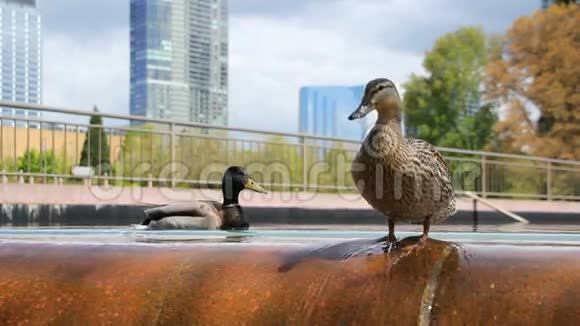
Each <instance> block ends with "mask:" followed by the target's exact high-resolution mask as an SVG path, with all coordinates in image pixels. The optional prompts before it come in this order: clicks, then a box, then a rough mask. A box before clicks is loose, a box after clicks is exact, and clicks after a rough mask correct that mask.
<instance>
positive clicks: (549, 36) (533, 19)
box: [485, 4, 580, 160]
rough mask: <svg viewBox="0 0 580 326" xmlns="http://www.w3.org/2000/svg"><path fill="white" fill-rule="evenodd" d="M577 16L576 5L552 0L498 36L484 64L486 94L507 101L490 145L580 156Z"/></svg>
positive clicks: (557, 155)
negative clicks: (536, 117)
mask: <svg viewBox="0 0 580 326" xmlns="http://www.w3.org/2000/svg"><path fill="white" fill-rule="evenodd" d="M579 21H580V8H579V6H578V5H575V4H571V5H559V6H551V7H549V8H548V9H547V10H540V11H537V12H536V13H534V14H533V15H531V16H528V17H521V18H519V19H518V20H516V21H515V22H514V24H513V26H512V27H511V28H510V29H509V31H508V32H507V34H506V35H505V37H504V38H503V39H502V40H501V41H500V42H497V44H496V46H495V48H494V49H493V50H492V52H491V58H490V62H489V63H488V64H487V66H486V67H485V70H486V74H485V76H486V78H485V86H486V89H487V90H488V98H489V99H491V100H496V101H501V102H502V103H504V107H505V111H504V112H505V117H504V119H503V120H502V121H501V122H499V123H498V124H497V125H496V126H495V131H496V133H497V142H496V143H495V144H494V147H493V148H492V149H493V150H498V151H502V152H512V153H527V154H532V155H538V156H545V157H551V158H559V159H572V160H580V88H579V87H580V65H579V64H578V63H579V62H580V39H579V38H578V22H579ZM531 113H536V114H531ZM534 116H539V118H538V119H537V120H536V119H533V117H534Z"/></svg>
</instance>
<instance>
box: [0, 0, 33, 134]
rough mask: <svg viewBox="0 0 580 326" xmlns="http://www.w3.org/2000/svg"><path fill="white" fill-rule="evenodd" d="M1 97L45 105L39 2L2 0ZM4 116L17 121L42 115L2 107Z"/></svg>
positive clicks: (0, 3) (1, 112)
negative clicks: (43, 98)
mask: <svg viewBox="0 0 580 326" xmlns="http://www.w3.org/2000/svg"><path fill="white" fill-rule="evenodd" d="M0 98H1V99H2V100H3V101H11V102H22V103H31V104H41V102H42V32H41V17H40V14H39V12H38V10H37V8H36V0H0ZM0 114H1V115H2V116H16V117H17V118H26V117H28V118H38V117H39V115H40V113H38V112H36V111H25V110H15V109H12V108H0ZM7 122H8V123H9V121H7ZM7 122H4V123H7Z"/></svg>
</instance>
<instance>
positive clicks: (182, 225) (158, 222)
mask: <svg viewBox="0 0 580 326" xmlns="http://www.w3.org/2000/svg"><path fill="white" fill-rule="evenodd" d="M244 189H249V190H253V191H255V192H259V193H266V191H265V190H264V189H263V188H262V187H260V186H259V185H258V184H256V182H255V181H254V180H253V179H252V178H250V176H249V175H248V173H247V172H246V170H244V169H243V168H241V167H239V166H231V167H229V168H228V169H227V170H226V171H225V173H224V177H223V179H222V194H223V202H222V203H219V202H216V201H205V200H200V201H195V202H192V203H184V204H172V205H167V206H161V207H155V208H150V209H146V210H145V215H147V217H146V218H145V220H144V221H143V223H141V225H137V226H136V227H137V228H138V229H156V230H166V229H209V230H215V229H221V230H247V229H248V228H249V227H250V224H249V223H248V222H247V220H246V216H245V215H244V211H243V209H242V207H241V206H240V204H239V202H238V197H239V194H240V192H241V191H242V190H244Z"/></svg>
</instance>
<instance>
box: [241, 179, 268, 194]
mask: <svg viewBox="0 0 580 326" xmlns="http://www.w3.org/2000/svg"><path fill="white" fill-rule="evenodd" d="M244 188H246V189H250V190H253V191H255V192H259V193H261V194H265V193H267V191H266V190H264V188H262V187H260V186H258V184H257V183H256V181H254V180H253V179H252V178H248V179H247V180H246V183H245V184H244Z"/></svg>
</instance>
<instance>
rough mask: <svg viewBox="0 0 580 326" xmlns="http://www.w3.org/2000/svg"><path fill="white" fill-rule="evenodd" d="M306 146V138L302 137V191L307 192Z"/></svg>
mask: <svg viewBox="0 0 580 326" xmlns="http://www.w3.org/2000/svg"><path fill="white" fill-rule="evenodd" d="M307 153H308V144H307V139H306V136H302V190H304V192H307V191H308V154H307Z"/></svg>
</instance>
